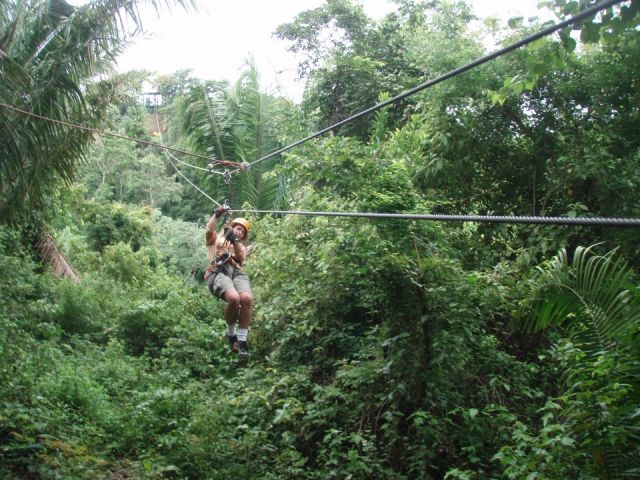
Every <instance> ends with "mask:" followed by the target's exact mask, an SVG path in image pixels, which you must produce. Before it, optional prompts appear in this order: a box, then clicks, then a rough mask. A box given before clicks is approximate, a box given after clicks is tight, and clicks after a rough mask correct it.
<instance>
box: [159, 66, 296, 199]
mask: <svg viewBox="0 0 640 480" xmlns="http://www.w3.org/2000/svg"><path fill="white" fill-rule="evenodd" d="M276 102H277V99H275V98H274V97H273V96H271V95H268V94H266V93H263V92H261V91H260V83H259V76H258V72H257V69H256V67H255V65H254V64H253V63H252V62H247V66H246V69H245V70H244V71H243V72H242V74H241V76H240V78H239V79H238V81H237V82H236V83H235V84H234V85H232V86H230V87H228V86H227V85H225V84H221V83H213V82H205V83H204V84H201V85H198V86H196V87H194V88H192V89H191V90H190V92H189V93H188V94H187V96H186V97H185V98H183V99H181V100H179V101H178V103H177V105H176V111H177V114H178V116H179V117H181V118H182V133H183V134H184V135H185V136H186V137H187V139H188V142H189V143H190V147H191V148H192V149H194V150H196V151H199V152H201V153H203V154H206V155H208V156H211V157H215V158H219V159H223V160H231V161H235V162H247V163H251V162H252V161H254V160H256V159H258V158H260V157H261V156H263V155H265V154H267V153H271V152H272V151H275V150H277V149H278V147H279V144H278V141H277V138H276V134H275V131H274V125H273V120H272V118H273V116H274V111H275V110H276V109H277V108H278V106H277V103H276ZM167 108H172V107H171V106H168V107H167ZM276 162H278V158H277V157H274V158H272V159H270V160H267V161H264V162H260V163H258V164H256V165H255V166H254V167H253V168H251V169H250V170H248V171H241V172H237V173H235V174H234V175H233V177H232V180H231V181H230V182H229V184H228V185H227V184H225V182H224V178H223V177H222V176H221V175H209V176H207V175H206V174H204V175H201V176H200V178H199V181H200V183H201V184H203V185H207V189H208V190H209V191H210V192H212V193H213V194H214V195H215V196H217V197H218V199H219V200H220V201H221V200H222V199H228V200H229V202H230V203H231V205H232V206H233V207H234V208H239V207H241V206H243V205H245V204H247V205H250V206H251V207H253V208H258V209H263V208H264V209H269V208H273V207H277V208H280V207H283V206H284V203H285V199H286V188H285V182H284V181H283V178H282V175H271V176H269V175H265V174H266V173H267V172H269V171H270V170H272V169H273V166H274V164H275V163H276Z"/></svg>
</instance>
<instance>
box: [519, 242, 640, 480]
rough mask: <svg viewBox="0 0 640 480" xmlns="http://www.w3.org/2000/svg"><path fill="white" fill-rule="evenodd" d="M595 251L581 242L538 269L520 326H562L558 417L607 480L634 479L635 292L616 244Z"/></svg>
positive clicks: (638, 436)
mask: <svg viewBox="0 0 640 480" xmlns="http://www.w3.org/2000/svg"><path fill="white" fill-rule="evenodd" d="M593 249H594V247H588V248H585V247H578V248H577V249H576V251H575V253H574V254H573V258H572V259H571V260H570V259H569V256H568V255H567V252H566V251H565V250H562V251H561V252H560V253H559V254H558V255H557V256H555V257H554V258H553V259H552V260H551V261H549V262H548V263H546V264H545V265H543V266H542V267H538V269H537V275H536V276H535V277H534V279H533V281H532V288H531V292H530V295H529V296H528V298H527V300H526V302H525V303H524V313H525V316H524V320H523V323H522V325H521V326H522V328H523V329H524V330H525V331H528V332H538V331H542V330H546V329H551V328H555V329H560V330H561V331H562V332H564V334H565V336H566V338H567V339H568V341H569V342H570V343H569V344H568V345H569V347H570V351H571V352H572V355H570V357H569V359H568V360H566V371H565V375H564V377H563V383H564V385H565V391H564V392H563V395H562V398H563V400H564V404H565V408H564V410H563V412H562V415H563V416H564V417H565V418H566V420H567V422H568V424H569V425H570V426H571V428H572V431H573V433H574V435H575V436H576V438H578V439H580V443H581V445H583V446H584V448H593V449H594V459H595V463H597V464H599V465H601V467H602V469H603V470H604V471H605V473H606V475H607V478H622V477H624V478H638V472H640V447H639V446H640V422H639V420H640V415H639V414H638V410H637V406H638V404H639V403H640V361H639V359H638V356H639V354H640V344H639V341H638V340H639V334H640V295H639V291H638V286H637V283H634V281H633V272H632V271H631V270H630V269H629V267H628V266H627V264H626V263H625V262H623V261H622V260H621V259H620V258H619V257H616V252H615V250H613V251H610V252H608V253H606V254H605V255H596V254H595V253H594V252H593ZM565 347H566V344H565Z"/></svg>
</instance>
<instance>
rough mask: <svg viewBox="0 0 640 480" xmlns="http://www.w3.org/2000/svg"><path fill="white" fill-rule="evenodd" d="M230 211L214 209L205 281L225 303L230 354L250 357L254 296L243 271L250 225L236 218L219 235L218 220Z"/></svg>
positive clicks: (207, 230)
mask: <svg viewBox="0 0 640 480" xmlns="http://www.w3.org/2000/svg"><path fill="white" fill-rule="evenodd" d="M227 211H228V208H227V207H226V206H220V207H218V208H216V209H215V210H213V212H212V214H211V218H210V219H209V221H208V222H207V225H206V226H205V229H204V236H205V245H206V246H207V256H208V258H209V262H210V264H209V267H208V268H207V271H206V272H205V280H206V281H207V284H208V286H209V291H210V292H211V294H212V295H214V296H216V297H218V298H221V299H222V300H224V301H225V302H226V305H225V308H224V319H225V321H226V323H227V339H228V341H229V345H230V347H231V351H233V352H234V353H237V354H239V355H240V356H241V357H243V358H247V357H249V346H248V343H247V336H248V334H249V324H250V323H251V316H252V313H253V312H252V311H253V294H252V292H251V285H250V283H249V278H248V277H247V275H246V274H245V273H244V272H243V271H242V264H243V263H244V260H245V258H246V248H245V245H244V243H245V242H246V240H247V238H248V236H249V222H248V221H247V220H246V219H245V218H236V219H234V220H232V221H231V222H230V223H229V224H228V225H226V226H225V227H224V229H223V230H222V231H220V232H216V227H217V223H218V219H219V218H220V217H221V216H222V215H224V214H225V213H226V212H227ZM236 322H237V323H238V329H237V330H236Z"/></svg>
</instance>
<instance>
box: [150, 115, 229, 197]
mask: <svg viewBox="0 0 640 480" xmlns="http://www.w3.org/2000/svg"><path fill="white" fill-rule="evenodd" d="M156 125H157V126H158V135H160V142H161V143H164V141H163V140H162V130H161V129H160V119H159V118H158V104H157V103H156ZM162 151H163V152H164V154H165V155H166V157H167V160H169V163H170V164H171V166H172V167H173V169H174V170H175V171H176V172H177V173H178V174H179V175H180V176H181V177H182V178H184V179H185V180H186V181H187V182H189V184H190V185H191V186H192V187H193V188H195V189H196V190H197V191H198V192H200V193H201V194H202V195H204V196H205V197H207V198H208V199H209V200H211V201H212V202H213V203H215V204H216V205H217V206H218V207H219V206H220V204H219V203H218V202H216V201H215V200H214V199H213V198H211V197H210V196H209V195H208V194H207V193H206V192H204V191H203V190H202V189H200V187H198V186H197V185H196V184H195V183H193V182H192V181H191V180H189V179H188V178H187V177H186V176H185V175H184V174H183V173H182V172H181V171H180V169H179V168H178V167H176V164H175V163H173V160H171V158H172V157H173V158H174V159H176V160H177V161H180V160H178V159H177V158H176V157H175V156H173V155H172V154H171V153H170V152H168V151H167V150H164V149H163V150H162ZM199 168H200V167H199ZM205 170H206V169H205Z"/></svg>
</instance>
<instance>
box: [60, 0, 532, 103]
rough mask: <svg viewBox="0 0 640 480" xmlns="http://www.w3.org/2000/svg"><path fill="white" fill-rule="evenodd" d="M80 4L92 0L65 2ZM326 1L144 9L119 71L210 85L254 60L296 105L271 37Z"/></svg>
mask: <svg viewBox="0 0 640 480" xmlns="http://www.w3.org/2000/svg"><path fill="white" fill-rule="evenodd" d="M67 1H68V2H69V3H71V4H73V5H82V4H84V3H86V2H87V1H88V0H67ZM537 1H538V0H472V1H471V3H472V4H473V6H474V9H475V13H476V15H477V16H478V17H480V18H485V17H488V16H498V17H501V18H505V19H506V18H509V17H513V16H517V15H522V16H524V17H529V16H534V15H536V13H537V12H538V10H537V8H536V4H537ZM322 3H324V0H272V1H265V0H233V1H230V0H226V1H221V0H200V1H199V3H198V4H199V12H198V13H193V12H189V13H188V12H185V11H184V10H182V9H181V8H178V7H175V8H173V9H172V10H171V11H167V10H166V9H165V10H162V11H161V12H160V17H158V16H157V15H156V13H155V12H154V11H152V10H151V9H149V10H144V12H145V13H144V14H143V15H144V20H143V22H144V28H145V31H146V33H145V35H144V36H141V37H138V38H137V40H136V41H135V43H134V44H133V45H131V46H129V47H128V48H127V50H126V51H125V53H124V54H122V55H121V56H120V57H119V58H118V64H117V70H118V71H119V72H125V71H128V70H133V69H145V70H149V71H151V72H154V73H156V74H171V73H173V72H175V71H176V70H181V69H190V70H192V71H193V75H194V76H196V77H198V78H201V79H208V80H228V81H230V82H233V81H235V80H237V78H238V77H239V72H240V70H241V69H242V67H243V65H244V63H245V61H246V59H248V58H253V61H254V62H255V64H256V66H257V68H258V71H259V72H260V76H261V86H262V88H263V89H264V90H266V91H268V92H271V93H275V92H278V93H280V94H281V95H283V96H286V97H288V98H290V99H292V100H294V101H298V100H299V99H300V97H301V95H302V90H303V85H302V84H301V82H299V81H297V78H296V66H297V60H296V56H295V55H294V54H293V53H291V52H287V50H286V48H287V42H285V41H281V40H278V39H276V38H274V37H273V35H272V33H273V32H274V31H275V29H276V27H277V26H278V25H281V24H283V23H286V22H290V21H292V20H293V19H294V17H295V15H296V14H297V13H299V12H302V11H304V10H308V9H310V8H315V7H317V6H319V5H321V4H322ZM360 3H361V4H362V5H363V6H364V8H365V11H366V13H367V14H368V15H369V16H370V17H373V18H381V17H383V16H384V15H385V14H387V13H389V12H390V11H392V10H393V9H394V7H395V5H394V4H393V3H392V2H390V1H389V0H360Z"/></svg>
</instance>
